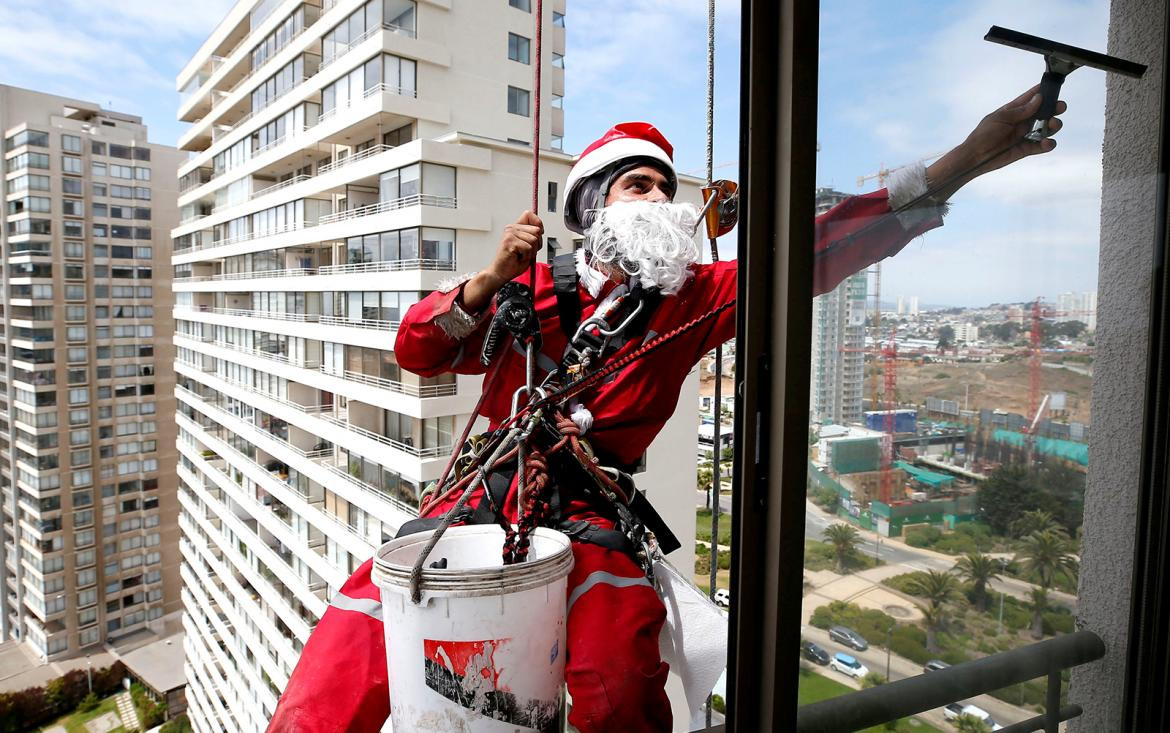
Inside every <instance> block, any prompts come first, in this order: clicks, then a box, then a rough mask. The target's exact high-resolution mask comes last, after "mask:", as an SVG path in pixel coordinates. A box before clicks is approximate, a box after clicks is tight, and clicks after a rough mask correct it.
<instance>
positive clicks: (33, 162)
mask: <svg viewBox="0 0 1170 733" xmlns="http://www.w3.org/2000/svg"><path fill="white" fill-rule="evenodd" d="M48 167H49V156H48V155H46V154H45V153H21V154H20V155H17V156H16V157H13V158H9V159H8V170H9V171H18V170H21V169H22V168H44V169H47V168H48Z"/></svg>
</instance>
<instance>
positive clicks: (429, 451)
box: [317, 415, 451, 458]
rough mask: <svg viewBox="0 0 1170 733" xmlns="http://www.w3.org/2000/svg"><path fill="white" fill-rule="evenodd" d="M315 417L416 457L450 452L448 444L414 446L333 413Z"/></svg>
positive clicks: (430, 456) (431, 456)
mask: <svg viewBox="0 0 1170 733" xmlns="http://www.w3.org/2000/svg"><path fill="white" fill-rule="evenodd" d="M317 417H319V418H320V419H322V420H324V421H325V422H328V423H333V424H334V425H337V426H340V427H343V428H345V429H346V430H348V431H350V432H351V433H357V434H358V435H361V436H362V437H365V438H369V439H370V440H373V441H376V442H378V443H382V444H383V445H388V446H390V447H391V448H393V449H395V450H399V451H402V452H403V453H408V454H410V455H412V456H415V457H417V458H435V457H437V456H441V455H443V454H445V453H450V452H451V446H450V445H441V446H435V447H433V448H416V447H415V446H413V445H409V444H407V443H403V442H402V441H400V440H394V439H393V438H387V437H386V436H385V435H382V434H381V433H375V432H374V431H373V430H366V429H365V428H360V427H358V426H357V425H354V424H353V423H351V422H350V421H349V420H343V419H342V418H339V417H335V416H333V415H318V416H317Z"/></svg>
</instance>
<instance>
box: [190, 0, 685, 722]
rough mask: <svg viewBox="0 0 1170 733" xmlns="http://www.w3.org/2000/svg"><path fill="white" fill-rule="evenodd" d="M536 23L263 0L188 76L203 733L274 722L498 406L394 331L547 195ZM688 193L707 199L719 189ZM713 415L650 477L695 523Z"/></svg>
mask: <svg viewBox="0 0 1170 733" xmlns="http://www.w3.org/2000/svg"><path fill="white" fill-rule="evenodd" d="M545 13H546V17H545V18H544V28H543V37H544V58H543V59H540V62H541V63H543V64H544V69H543V79H544V81H543V85H544V95H545V97H544V99H543V103H542V104H541V110H542V111H541V114H542V115H543V119H542V125H541V130H542V133H541V140H539V141H535V142H536V144H538V145H539V147H540V149H541V157H542V163H541V180H540V182H539V186H538V189H539V205H538V206H537V210H538V211H537V213H538V214H539V215H540V216H541V217H542V218H543V219H544V222H545V227H546V237H547V238H548V241H549V242H550V243H555V244H556V245H558V246H559V248H560V249H561V250H562V251H563V250H564V249H565V248H567V247H572V246H573V238H574V235H573V234H572V233H571V232H569V231H568V230H567V229H566V228H565V227H564V224H563V222H562V221H561V216H560V206H561V201H560V199H561V197H562V193H563V185H564V181H565V178H566V176H567V173H568V170H569V166H570V165H571V162H572V158H571V157H570V156H568V155H565V154H564V153H563V152H561V151H560V150H559V149H560V148H561V142H560V141H561V135H562V130H563V124H564V123H563V107H562V100H563V93H564V49H565V29H564V21H565V15H564V13H565V2H564V0H555V1H554V2H550V3H546V7H545ZM533 30H534V18H533V15H532V4H531V3H530V2H529V0H491V1H490V2H489V1H488V0H484V1H482V2H479V1H477V2H467V3H457V4H452V3H450V2H444V1H443V0H418V1H417V2H415V1H414V0H370V1H369V2H359V1H357V0H325V2H324V4H320V3H318V2H314V1H312V0H310V1H308V2H296V1H291V0H289V1H284V2H276V1H273V0H263V1H262V2H254V1H248V0H242V1H241V2H240V3H238V4H237V5H236V6H235V7H233V9H232V10H231V11H230V12H229V13H228V15H227V16H226V17H225V18H224V20H223V21H222V22H221V23H220V24H219V26H218V27H217V28H216V29H215V31H214V32H213V33H212V35H211V36H210V37H209V38H208V39H207V41H206V42H205V43H204V44H203V46H202V47H201V48H200V50H199V51H198V53H197V54H196V56H195V57H194V58H192V59H191V61H190V63H189V64H188V65H187V67H186V68H185V69H184V70H183V71H182V73H181V74H180V76H179V78H178V80H177V86H178V88H179V90H180V92H181V96H182V99H181V102H180V107H179V112H178V116H179V118H180V119H181V120H183V121H186V122H190V123H191V127H190V129H189V130H188V131H187V132H186V133H185V134H184V135H183V136H182V137H181V138H180V141H179V146H180V148H181V149H183V150H185V151H189V152H190V154H191V158H190V159H189V160H188V161H187V162H186V163H184V165H183V166H182V167H181V168H180V170H179V188H180V195H179V204H180V209H181V217H182V220H181V222H180V224H179V225H178V226H177V227H176V228H175V229H174V230H173V232H172V234H173V238H174V253H173V260H172V262H173V265H174V291H175V311H174V315H175V345H176V352H177V355H176V360H175V372H176V375H177V377H176V379H177V386H176V390H175V391H176V395H177V400H178V408H177V412H178V415H177V417H176V420H177V423H178V448H179V469H178V472H179V477H180V484H181V485H180V491H179V501H180V504H181V506H182V513H181V518H180V524H181V527H182V542H181V553H182V560H183V564H182V576H183V588H184V590H183V599H184V607H185V611H186V615H185V627H186V630H187V637H186V642H185V643H186V648H185V655H186V673H187V679H188V683H189V688H188V695H187V698H188V701H189V704H190V713H191V719H192V723H193V725H194V727H195V729H196V730H198V731H200V733H211V732H212V731H219V730H233V731H235V730H239V731H253V730H262V729H263V728H264V727H265V725H266V723H267V721H268V719H269V718H270V716H271V715H272V712H273V710H274V709H275V705H276V702H277V700H278V698H279V695H280V693H281V691H282V690H283V688H284V686H285V684H286V683H287V680H288V677H289V675H290V673H291V672H292V669H293V667H294V666H295V665H296V663H297V660H298V657H299V655H300V652H301V650H302V648H303V646H304V643H305V641H306V639H307V638H308V635H309V633H310V632H311V631H312V629H313V627H314V625H315V624H316V623H317V621H318V620H319V619H320V617H321V615H322V614H323V613H324V612H325V609H326V607H327V605H328V603H329V601H330V599H331V598H332V597H333V594H334V593H335V592H336V591H337V589H338V588H339V587H340V586H341V584H342V583H343V582H344V581H345V579H346V577H347V576H348V575H349V574H350V573H351V572H352V571H353V570H354V569H355V568H357V567H358V565H360V564H361V563H362V562H363V561H365V560H366V559H367V558H369V557H370V556H371V555H372V553H373V551H374V550H375V549H376V548H377V547H378V546H379V545H380V544H381V543H382V542H384V541H386V540H387V539H388V538H391V537H393V536H394V534H395V532H396V531H397V529H398V527H399V525H400V524H401V523H402V522H404V521H406V520H407V519H409V518H410V517H411V516H413V515H414V514H415V513H416V511H417V499H418V495H419V491H420V490H421V488H422V487H423V486H424V485H425V484H426V483H427V482H430V481H433V480H435V479H437V478H438V476H439V474H440V473H441V471H442V468H443V466H444V464H445V461H446V457H447V456H448V455H449V453H450V451H451V449H452V443H453V441H454V440H455V438H456V437H457V435H458V433H459V432H460V430H461V428H462V426H463V424H464V422H465V420H466V419H467V418H468V416H469V414H470V412H471V410H472V409H473V407H474V405H475V403H476V401H477V398H478V395H479V388H480V382H481V378H480V377H471V376H454V375H448V376H444V377H437V378H420V377H418V376H416V375H413V374H411V373H408V372H405V371H403V370H401V369H400V368H399V367H398V365H397V362H396V360H395V355H394V352H393V342H394V337H395V332H396V329H397V326H398V323H399V321H400V320H401V318H402V316H403V314H404V313H405V312H406V310H407V308H409V307H410V305H411V304H413V303H415V302H417V301H418V300H419V299H420V298H421V297H423V296H425V295H426V293H427V292H429V291H432V290H434V289H436V288H439V287H441V285H442V284H443V283H444V281H448V280H450V279H451V278H453V277H456V276H458V275H459V274H461V273H470V272H475V271H477V270H479V269H481V268H483V267H484V266H486V265H487V264H488V263H489V262H490V261H491V258H492V256H493V255H494V253H495V250H496V247H497V246H498V242H499V239H500V235H501V233H502V231H503V227H504V226H505V225H506V224H508V223H510V222H512V221H514V220H515V219H516V218H517V217H518V216H519V214H520V213H521V212H522V211H524V210H526V209H529V208H531V206H532V202H531V181H530V176H531V165H532V161H531V147H530V146H531V145H532V144H533V142H534V141H532V139H531V138H532V118H531V115H532V113H533V110H534V107H535V105H534V100H533V99H532V91H531V90H532V76H533V73H532V72H533V66H532V65H533V63H536V62H537V59H536V58H535V44H534V42H533V41H532V36H533ZM685 195H687V196H689V198H690V199H691V200H697V199H698V194H697V189H696V187H695V186H694V182H693V181H692V182H690V183H688V184H687V188H686V192H685ZM697 381H698V380H697V378H696V379H694V380H692V382H691V383H689V384H688V387H687V390H688V393H687V394H684V395H682V396H681V397H680V400H679V402H680V404H684V405H688V406H693V405H694V404H695V402H696V398H697ZM691 409H692V410H693V407H692V408H691ZM694 423H695V418H694V414H693V412H692V414H691V415H690V416H689V418H685V419H681V420H680V419H678V416H676V419H675V421H673V422H672V423H671V427H668V429H667V430H666V431H665V433H664V435H663V436H661V437H660V439H659V440H658V441H657V442H656V443H655V445H654V446H653V447H652V448H651V449H650V451H649V453H648V455H647V458H646V465H647V467H648V469H649V472H650V473H649V474H646V476H648V478H644V479H643V481H642V485H643V486H644V487H645V488H648V490H649V491H648V493H649V494H650V495H651V498H654V497H655V496H656V495H661V494H665V492H666V491H667V490H668V489H671V490H672V494H671V495H672V496H673V497H683V498H684V499H683V500H680V499H677V498H676V500H675V501H674V502H673V503H664V502H659V506H660V509H661V510H662V512H663V514H664V515H665V516H666V517H667V519H668V521H672V522H673V524H674V526H675V527H676V528H680V529H679V531H678V534H679V535H680V536H685V537H693V534H694V533H693V531H690V532H688V531H687V529H688V528H693V522H694V510H693V506H690V505H693V495H692V493H691V488H692V487H693V485H694V480H695V479H694V469H693V468H691V467H689V466H687V465H685V464H682V463H680V462H678V461H671V460H669V456H670V455H678V454H679V450H680V449H682V450H684V451H685V454H686V455H692V454H693V453H694V450H695V447H696V445H697V437H696V436H695V432H694V429H693V426H694ZM688 445H689V448H687V446H688ZM680 489H681V490H680ZM692 552H693V546H689V547H687V548H685V549H684V550H682V551H680V554H683V555H687V557H683V558H680V559H679V560H678V563H679V565H680V567H685V566H686V564H688V563H691V562H693V558H692V557H691V556H690V553H692Z"/></svg>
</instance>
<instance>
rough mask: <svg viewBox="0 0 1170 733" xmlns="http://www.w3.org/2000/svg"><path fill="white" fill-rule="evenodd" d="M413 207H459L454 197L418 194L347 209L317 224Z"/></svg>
mask: <svg viewBox="0 0 1170 733" xmlns="http://www.w3.org/2000/svg"><path fill="white" fill-rule="evenodd" d="M411 206H438V207H440V208H444V209H454V208H457V207H458V200H457V199H456V198H455V197H454V196H435V195H433V194H429V193H416V194H413V195H410V196H403V197H402V198H397V199H391V200H389V201H379V202H378V203H376V204H367V205H365V206H358V207H356V208H353V209H346V210H345V211H338V212H336V213H334V214H326V215H324V216H322V217H320V218H318V220H317V223H318V224H332V223H333V222H337V221H346V220H348V219H357V218H360V217H363V216H374V215H375V214H382V213H385V212H387V211H398V210H399V209H406V208H409V207H411Z"/></svg>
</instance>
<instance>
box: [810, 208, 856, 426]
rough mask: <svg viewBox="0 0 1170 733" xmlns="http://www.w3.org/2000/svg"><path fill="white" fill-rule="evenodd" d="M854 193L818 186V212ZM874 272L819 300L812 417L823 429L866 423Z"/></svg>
mask: <svg viewBox="0 0 1170 733" xmlns="http://www.w3.org/2000/svg"><path fill="white" fill-rule="evenodd" d="M848 196H849V194H845V193H841V192H840V191H834V190H832V189H830V188H818V189H817V193H816V213H817V215H818V216H819V215H820V214H823V213H825V212H826V211H828V210H829V209H831V208H833V207H834V206H836V205H837V204H838V203H840V202H841V201H843V200H845V199H846V198H848ZM868 293H869V271H868V270H863V271H861V272H858V273H855V274H853V275H850V276H849V277H847V278H845V280H844V281H842V282H841V284H840V285H838V286H837V287H836V288H834V289H833V290H831V291H830V292H827V293H824V294H823V295H818V296H817V297H815V298H813V318H812V377H811V382H812V384H811V388H810V395H809V412H810V419H811V421H812V422H814V423H818V424H820V425H831V424H837V425H846V424H849V423H854V422H860V421H861V407H862V404H861V400H862V393H863V391H864V386H865V324H866V303H867V300H866V298H867V295H868Z"/></svg>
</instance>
